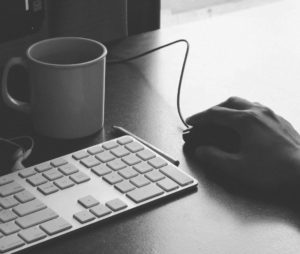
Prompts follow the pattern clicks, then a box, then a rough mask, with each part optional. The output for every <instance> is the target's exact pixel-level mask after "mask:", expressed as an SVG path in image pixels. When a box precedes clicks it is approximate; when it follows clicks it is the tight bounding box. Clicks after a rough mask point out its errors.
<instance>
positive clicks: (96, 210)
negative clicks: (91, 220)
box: [90, 205, 111, 218]
mask: <svg viewBox="0 0 300 254" xmlns="http://www.w3.org/2000/svg"><path fill="white" fill-rule="evenodd" d="M90 212H91V213H92V214H94V215H95V216H97V217H98V218H100V217H103V216H105V215H108V214H110V213H111V210H110V209H109V208H107V207H106V206H104V205H97V206H94V207H93V208H91V209H90Z"/></svg>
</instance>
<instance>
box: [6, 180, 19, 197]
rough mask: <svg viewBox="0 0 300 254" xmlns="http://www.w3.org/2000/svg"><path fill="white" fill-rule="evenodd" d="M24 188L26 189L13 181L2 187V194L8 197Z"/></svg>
mask: <svg viewBox="0 0 300 254" xmlns="http://www.w3.org/2000/svg"><path fill="white" fill-rule="evenodd" d="M22 190H24V188H23V187H22V186H21V185H19V184H17V183H15V182H12V183H9V184H6V185H3V186H1V187H0V196H1V197H6V196H9V195H12V194H15V193H17V192H20V191H22Z"/></svg>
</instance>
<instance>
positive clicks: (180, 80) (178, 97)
mask: <svg viewBox="0 0 300 254" xmlns="http://www.w3.org/2000/svg"><path fill="white" fill-rule="evenodd" d="M180 42H183V43H185V44H186V51H185V55H184V60H183V64H182V67H181V73H180V78H179V83H178V89H177V111H178V115H179V118H180V120H181V121H182V123H183V124H184V125H185V126H186V127H187V128H188V127H189V125H188V124H187V123H186V122H185V120H184V118H183V116H182V113H181V108H180V94H181V85H182V79H183V74H184V70H185V65H186V61H187V57H188V55H189V49H190V44H189V42H188V41H187V40H185V39H180V40H176V41H173V42H170V43H167V44H165V45H162V46H159V47H157V48H154V49H151V50H148V51H146V52H144V53H141V54H138V55H136V56H132V57H129V58H125V59H120V60H110V61H107V64H122V63H125V62H129V61H132V60H135V59H137V58H140V57H143V56H145V55H148V54H151V53H153V52H155V51H157V50H160V49H162V48H165V47H168V46H171V45H173V44H176V43H180Z"/></svg>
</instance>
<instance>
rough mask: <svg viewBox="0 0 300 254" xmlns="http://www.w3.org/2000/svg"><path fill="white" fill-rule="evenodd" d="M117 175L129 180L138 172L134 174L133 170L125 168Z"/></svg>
mask: <svg viewBox="0 0 300 254" xmlns="http://www.w3.org/2000/svg"><path fill="white" fill-rule="evenodd" d="M119 174H120V175H121V176H123V177H124V178H126V179H129V178H132V177H135V176H137V175H138V172H136V171H135V170H134V169H133V168H130V167H127V168H124V169H122V170H120V171H119Z"/></svg>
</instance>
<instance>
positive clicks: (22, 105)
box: [2, 57, 31, 113]
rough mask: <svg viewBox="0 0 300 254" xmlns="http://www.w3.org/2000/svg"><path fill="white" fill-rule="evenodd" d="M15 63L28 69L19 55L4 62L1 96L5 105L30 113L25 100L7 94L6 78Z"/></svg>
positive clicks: (28, 105)
mask: <svg viewBox="0 0 300 254" xmlns="http://www.w3.org/2000/svg"><path fill="white" fill-rule="evenodd" d="M16 65H20V66H22V67H23V68H24V69H26V70H28V65H27V63H26V62H25V60H24V59H23V58H21V57H13V58H11V59H10V60H9V61H8V62H7V63H6V65H5V66H4V69H3V74H2V98H3V101H4V103H5V104H6V105H7V106H9V107H11V108H13V109H15V110H18V111H21V112H24V113H30V111H31V109H30V104H29V103H27V102H23V101H19V100H17V99H15V98H13V97H12V96H11V95H10V94H9V92H8V89H7V85H8V84H7V80H8V74H9V71H10V69H11V68H12V67H14V66H16Z"/></svg>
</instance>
